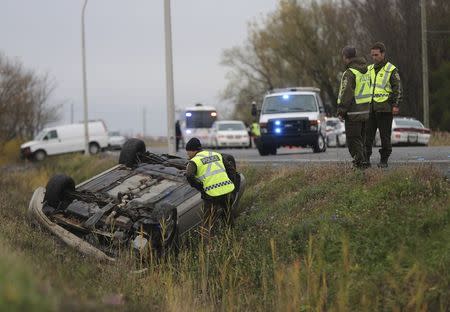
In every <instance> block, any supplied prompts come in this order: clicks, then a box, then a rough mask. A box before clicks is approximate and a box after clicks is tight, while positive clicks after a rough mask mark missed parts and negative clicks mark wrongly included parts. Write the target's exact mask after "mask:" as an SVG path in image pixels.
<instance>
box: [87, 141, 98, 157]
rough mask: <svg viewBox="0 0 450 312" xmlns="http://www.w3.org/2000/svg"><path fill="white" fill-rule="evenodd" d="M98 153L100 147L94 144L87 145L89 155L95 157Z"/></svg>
mask: <svg viewBox="0 0 450 312" xmlns="http://www.w3.org/2000/svg"><path fill="white" fill-rule="evenodd" d="M98 153H100V145H98V143H96V142H91V143H89V154H91V155H96V154H98Z"/></svg>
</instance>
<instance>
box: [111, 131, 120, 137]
mask: <svg viewBox="0 0 450 312" xmlns="http://www.w3.org/2000/svg"><path fill="white" fill-rule="evenodd" d="M109 136H120V132H119V131H111V132H110V133H109Z"/></svg>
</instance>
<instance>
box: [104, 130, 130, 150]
mask: <svg viewBox="0 0 450 312" xmlns="http://www.w3.org/2000/svg"><path fill="white" fill-rule="evenodd" d="M108 135H109V140H108V148H109V149H111V150H114V149H122V146H123V145H124V144H125V141H126V140H127V138H126V137H124V136H123V135H120V132H119V131H111V132H109V133H108Z"/></svg>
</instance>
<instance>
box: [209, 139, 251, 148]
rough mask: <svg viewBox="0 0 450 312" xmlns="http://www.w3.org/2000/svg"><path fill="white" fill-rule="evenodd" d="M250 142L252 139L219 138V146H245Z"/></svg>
mask: <svg viewBox="0 0 450 312" xmlns="http://www.w3.org/2000/svg"><path fill="white" fill-rule="evenodd" d="M249 144H250V139H248V138H247V139H241V140H217V146H220V147H245V146H248V145H249Z"/></svg>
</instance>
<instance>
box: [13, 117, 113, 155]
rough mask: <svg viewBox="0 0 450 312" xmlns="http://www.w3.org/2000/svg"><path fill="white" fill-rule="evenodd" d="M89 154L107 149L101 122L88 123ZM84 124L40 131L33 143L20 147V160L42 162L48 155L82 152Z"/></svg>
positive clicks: (106, 133)
mask: <svg viewBox="0 0 450 312" xmlns="http://www.w3.org/2000/svg"><path fill="white" fill-rule="evenodd" d="M88 127H89V153H91V154H97V153H98V152H100V151H101V150H102V149H105V148H107V147H108V140H109V136H108V131H107V129H106V126H105V124H104V122H103V121H90V122H89V123H88ZM84 144H85V142H84V124H83V123H77V124H70V125H63V126H56V127H49V128H45V129H44V130H42V131H41V132H40V133H39V134H38V135H37V136H36V137H35V138H34V140H33V141H29V142H26V143H24V144H22V145H21V146H20V155H21V157H22V158H28V159H34V160H38V161H40V160H44V159H45V158H46V157H47V156H50V155H59V154H65V153H72V152H81V151H84Z"/></svg>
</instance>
